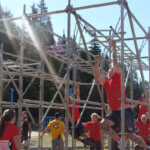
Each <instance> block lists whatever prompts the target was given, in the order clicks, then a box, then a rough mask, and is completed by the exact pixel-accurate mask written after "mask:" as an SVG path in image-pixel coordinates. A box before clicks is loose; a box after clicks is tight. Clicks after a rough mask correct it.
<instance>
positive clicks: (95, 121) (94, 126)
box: [83, 113, 102, 150]
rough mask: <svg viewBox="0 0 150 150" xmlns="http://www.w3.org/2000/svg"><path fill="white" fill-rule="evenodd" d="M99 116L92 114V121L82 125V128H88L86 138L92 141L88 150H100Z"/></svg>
mask: <svg viewBox="0 0 150 150" xmlns="http://www.w3.org/2000/svg"><path fill="white" fill-rule="evenodd" d="M99 118H100V116H99V115H98V114H97V113H92V115H91V119H92V121H90V122H87V123H83V126H84V127H86V128H88V130H89V131H88V136H89V137H90V138H91V139H92V140H93V145H90V150H93V149H94V148H95V150H100V149H101V136H102V131H101V128H100V121H99Z"/></svg>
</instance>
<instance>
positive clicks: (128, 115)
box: [106, 108, 135, 133]
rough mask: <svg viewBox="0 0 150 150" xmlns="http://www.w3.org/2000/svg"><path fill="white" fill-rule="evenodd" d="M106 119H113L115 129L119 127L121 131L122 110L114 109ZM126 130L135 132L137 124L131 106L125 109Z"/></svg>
mask: <svg viewBox="0 0 150 150" xmlns="http://www.w3.org/2000/svg"><path fill="white" fill-rule="evenodd" d="M106 119H108V120H111V121H112V122H114V124H115V125H114V126H112V128H113V129H119V131H121V111H120V110H117V111H112V112H111V113H110V115H109V116H106ZM125 132H126V133H135V126H134V117H133V112H132V109H131V108H126V109H125Z"/></svg>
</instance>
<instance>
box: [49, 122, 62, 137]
mask: <svg viewBox="0 0 150 150" xmlns="http://www.w3.org/2000/svg"><path fill="white" fill-rule="evenodd" d="M48 128H49V129H50V130H51V136H52V139H53V140H55V139H57V138H58V137H59V135H60V138H62V137H63V132H62V131H63V130H65V125H64V122H62V121H60V120H53V121H50V122H49V124H48Z"/></svg>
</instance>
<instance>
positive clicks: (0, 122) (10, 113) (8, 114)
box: [0, 109, 16, 138]
mask: <svg viewBox="0 0 150 150" xmlns="http://www.w3.org/2000/svg"><path fill="white" fill-rule="evenodd" d="M15 116H16V114H15V111H14V110H12V109H6V110H5V111H4V113H3V115H2V117H1V119H0V138H1V137H2V135H3V132H4V129H5V127H6V123H7V122H9V121H11V119H12V118H13V117H15Z"/></svg>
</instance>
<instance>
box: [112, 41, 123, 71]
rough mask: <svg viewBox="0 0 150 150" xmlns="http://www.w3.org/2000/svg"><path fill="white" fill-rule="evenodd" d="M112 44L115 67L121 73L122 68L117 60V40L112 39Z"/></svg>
mask: <svg viewBox="0 0 150 150" xmlns="http://www.w3.org/2000/svg"><path fill="white" fill-rule="evenodd" d="M111 45H112V48H113V68H114V71H115V72H117V73H120V72H121V69H120V66H119V64H118V62H117V52H116V41H111Z"/></svg>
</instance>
